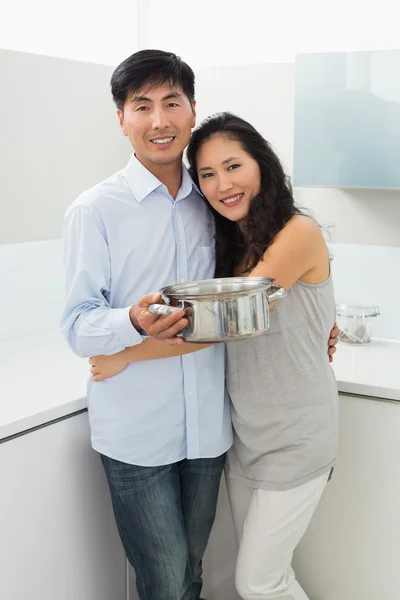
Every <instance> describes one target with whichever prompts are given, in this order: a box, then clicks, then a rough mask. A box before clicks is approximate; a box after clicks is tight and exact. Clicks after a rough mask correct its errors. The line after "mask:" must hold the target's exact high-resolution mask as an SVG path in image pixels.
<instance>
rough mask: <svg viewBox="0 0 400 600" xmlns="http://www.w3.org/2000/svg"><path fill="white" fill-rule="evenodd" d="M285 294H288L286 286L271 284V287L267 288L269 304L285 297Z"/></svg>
mask: <svg viewBox="0 0 400 600" xmlns="http://www.w3.org/2000/svg"><path fill="white" fill-rule="evenodd" d="M285 296H286V290H285V288H283V287H281V286H280V285H271V287H269V288H268V289H267V297H268V303H269V304H270V303H271V302H275V301H276V300H280V299H281V298H284V297H285Z"/></svg>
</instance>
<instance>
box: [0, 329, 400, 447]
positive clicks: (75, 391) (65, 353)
mask: <svg viewBox="0 0 400 600" xmlns="http://www.w3.org/2000/svg"><path fill="white" fill-rule="evenodd" d="M0 365H1V378H0V440H2V439H4V438H7V437H9V436H12V435H16V434H19V433H22V432H24V431H27V430H29V429H31V428H33V427H37V426H40V425H43V424H45V423H48V422H50V421H53V420H54V419H59V418H62V417H65V416H67V415H69V414H72V413H74V412H77V411H79V410H82V409H84V408H85V407H86V398H85V394H86V383H87V379H88V375H89V366H88V363H87V360H86V359H81V358H78V357H76V356H75V355H74V354H73V353H72V352H71V350H70V349H69V348H68V346H67V344H66V343H65V341H64V340H63V338H62V336H61V334H60V333H59V332H57V331H49V332H44V333H41V334H38V335H34V336H30V337H26V338H15V339H12V340H7V341H3V342H0ZM333 368H334V371H335V375H336V379H337V381H338V388H339V391H340V392H347V393H351V394H360V395H364V396H373V397H377V398H383V399H388V400H398V401H400V374H399V371H400V342H394V341H385V340H373V341H372V342H371V343H370V344H366V345H365V346H359V345H357V346H356V345H354V346H353V345H351V344H338V350H337V352H336V354H335V360H334V363H333Z"/></svg>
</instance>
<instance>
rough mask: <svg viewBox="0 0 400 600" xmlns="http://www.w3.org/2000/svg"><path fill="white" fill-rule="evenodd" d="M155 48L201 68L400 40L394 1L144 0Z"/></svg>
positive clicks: (149, 38)
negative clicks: (369, 4)
mask: <svg viewBox="0 0 400 600" xmlns="http://www.w3.org/2000/svg"><path fill="white" fill-rule="evenodd" d="M143 2H147V4H148V10H149V18H148V24H149V30H148V34H147V39H146V43H147V46H148V47H157V48H165V49H171V50H172V51H173V52H177V53H178V54H180V55H181V56H182V57H184V58H185V59H186V60H187V61H188V62H189V63H190V64H192V65H193V66H195V67H196V68H197V67H200V66H208V65H214V66H215V65H247V64H263V63H269V62H294V57H295V54H296V53H301V52H331V51H340V50H365V49H390V48H397V47H398V46H399V36H398V26H397V25H398V23H397V18H395V17H396V14H397V9H396V5H395V3H394V2H393V0H381V1H380V2H379V3H371V4H372V6H371V7H368V5H367V3H366V2H365V1H364V0H334V1H330V2H327V1H326V0H325V1H323V0H322V1H321V0H279V1H278V2H277V1H276V0H246V1H243V0H201V2H200V1H199V0H198V1H197V2H187V0H172V1H170V2H165V0H143Z"/></svg>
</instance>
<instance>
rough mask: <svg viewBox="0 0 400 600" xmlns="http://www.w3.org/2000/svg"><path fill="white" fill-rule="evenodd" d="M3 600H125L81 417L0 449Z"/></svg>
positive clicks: (95, 460) (100, 479)
mask: <svg viewBox="0 0 400 600" xmlns="http://www.w3.org/2000/svg"><path fill="white" fill-rule="evenodd" d="M0 473H1V475H0V482H1V483H0V487H1V493H0V598H2V599H4V600H28V599H30V600H125V598H126V585H125V579H126V577H125V556H124V552H123V549H122V546H121V544H120V541H119V538H118V534H117V531H116V527H115V524H114V518H113V514H112V508H111V502H110V498H109V493H108V488H107V484H106V480H105V476H104V473H103V469H102V466H101V463H100V459H99V456H98V455H97V454H96V453H95V452H94V451H93V450H92V449H91V447H90V441H89V426H88V422H87V413H86V412H83V413H80V414H78V415H75V416H71V417H69V418H67V419H65V420H62V421H59V422H57V423H54V424H51V425H48V426H46V427H44V428H42V429H38V430H35V431H32V432H31V433H27V434H25V435H21V436H19V437H15V438H14V439H10V440H8V441H4V442H3V443H1V444H0Z"/></svg>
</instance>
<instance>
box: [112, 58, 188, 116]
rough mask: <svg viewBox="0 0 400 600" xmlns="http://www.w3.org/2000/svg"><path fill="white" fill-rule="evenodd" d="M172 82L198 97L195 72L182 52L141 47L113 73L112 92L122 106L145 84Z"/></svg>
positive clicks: (119, 105)
mask: <svg viewBox="0 0 400 600" xmlns="http://www.w3.org/2000/svg"><path fill="white" fill-rule="evenodd" d="M165 84H169V85H171V86H175V85H178V86H180V87H181V88H182V90H183V91H184V93H185V94H186V96H187V97H188V98H189V100H190V102H192V100H194V73H193V71H192V69H191V68H190V67H189V65H187V64H186V63H185V62H184V61H183V60H182V59H181V58H180V57H179V56H176V54H173V53H172V52H164V51H163V50H140V51H139V52H135V54H132V55H131V56H129V57H128V58H126V59H125V60H124V61H123V62H122V63H121V64H120V65H119V66H118V67H117V68H116V69H115V71H114V73H113V74H112V77H111V93H112V96H113V100H114V102H115V104H116V106H117V108H119V109H120V110H123V108H124V104H125V101H126V99H127V98H128V96H129V95H131V94H134V93H136V92H138V91H139V90H140V89H142V88H143V87H145V86H149V88H152V87H157V86H160V85H165Z"/></svg>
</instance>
